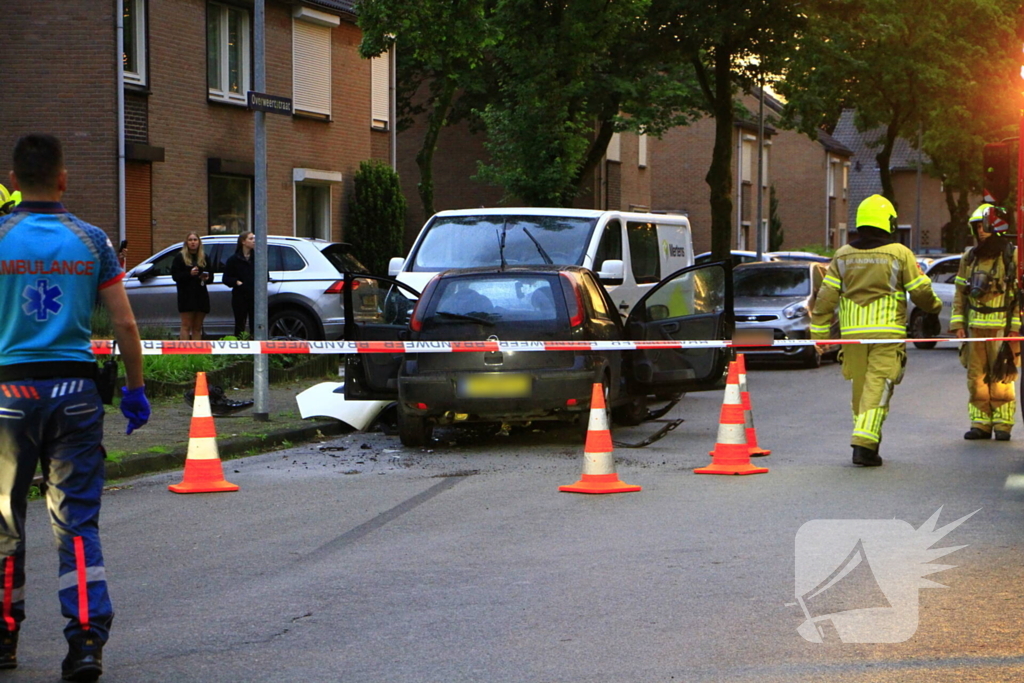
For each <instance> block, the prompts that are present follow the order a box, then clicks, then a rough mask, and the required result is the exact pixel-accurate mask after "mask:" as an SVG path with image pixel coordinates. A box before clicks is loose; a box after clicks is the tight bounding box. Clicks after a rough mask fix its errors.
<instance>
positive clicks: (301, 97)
mask: <svg viewBox="0 0 1024 683" xmlns="http://www.w3.org/2000/svg"><path fill="white" fill-rule="evenodd" d="M292 16H293V17H294V18H293V20H292V88H293V90H294V92H293V93H292V100H293V102H294V107H295V111H299V112H303V113H305V114H312V115H314V116H317V117H319V118H323V119H327V120H330V118H331V29H332V28H334V27H335V26H338V25H339V24H341V19H339V18H338V17H336V16H334V15H331V14H327V13H326V12H319V11H317V10H312V9H309V8H307V7H297V8H295V10H293V12H292Z"/></svg>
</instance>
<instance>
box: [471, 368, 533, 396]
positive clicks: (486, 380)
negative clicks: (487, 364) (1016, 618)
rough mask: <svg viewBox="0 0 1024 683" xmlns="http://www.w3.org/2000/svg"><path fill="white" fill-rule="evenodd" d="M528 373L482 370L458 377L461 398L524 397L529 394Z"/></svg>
mask: <svg viewBox="0 0 1024 683" xmlns="http://www.w3.org/2000/svg"><path fill="white" fill-rule="evenodd" d="M531 389H532V383H531V381H530V376H529V375H524V374H522V373H510V372H483V373H474V374H472V375H466V376H465V377H462V378H460V379H459V396H460V397H463V398H524V397H527V396H529V395H530V392H531Z"/></svg>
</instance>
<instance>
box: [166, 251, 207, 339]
mask: <svg viewBox="0 0 1024 683" xmlns="http://www.w3.org/2000/svg"><path fill="white" fill-rule="evenodd" d="M171 277H172V278H173V279H174V282H175V284H176V285H177V286H178V313H180V314H181V333H180V335H179V337H178V338H179V339H181V340H182V341H188V340H196V341H198V340H201V339H202V338H203V319H204V318H205V317H206V314H207V313H209V312H210V293H209V292H208V291H206V283H207V282H208V281H210V280H211V278H212V277H213V268H212V267H211V264H210V263H208V262H207V260H206V252H204V251H203V241H202V240H201V239H199V233H197V232H189V233H188V234H187V235H185V242H184V244H182V246H181V251H180V252H179V253H178V254H177V255H175V257H174V261H173V263H171Z"/></svg>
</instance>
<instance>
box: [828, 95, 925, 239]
mask: <svg viewBox="0 0 1024 683" xmlns="http://www.w3.org/2000/svg"><path fill="white" fill-rule="evenodd" d="M854 116H855V111H854V110H853V109H844V110H843V113H842V115H841V116H840V117H839V123H838V124H836V129H835V131H834V132H833V133H832V137H833V138H835V139H836V140H838V141H839V142H840V143H841V144H843V145H846V146H847V147H848V148H850V149H851V150H853V158H852V159H851V160H850V161H851V164H852V167H851V168H850V180H849V182H850V186H849V197H850V201H849V211H850V215H849V225H850V226H853V225H854V224H855V222H856V213H857V207H858V206H860V203H861V202H862V201H863V200H864V199H865V198H867V197H870V196H871V195H873V194H881V192H882V178H881V176H880V175H879V173H878V162H877V161H876V160H875V155H876V154H878V144H879V141H880V139H881V137H882V135H883V134H884V132H885V131H884V129H883V128H882V127H879V128H875V129H873V130H868V131H864V132H863V133H862V132H860V131H859V130H857V126H856V124H855V123H854ZM919 159H920V162H919V161H918V160H919ZM929 161H930V160H929V159H928V155H927V154H924V153H922V152H918V151H917V150H915V149H913V148H912V147H911V146H910V142H908V141H907V140H906V139H904V138H898V139H897V140H896V144H895V146H894V147H893V149H892V157H890V161H889V168H890V169H891V170H893V171H916V170H917V165H918V163H922V164H927V163H929ZM851 229H852V228H851Z"/></svg>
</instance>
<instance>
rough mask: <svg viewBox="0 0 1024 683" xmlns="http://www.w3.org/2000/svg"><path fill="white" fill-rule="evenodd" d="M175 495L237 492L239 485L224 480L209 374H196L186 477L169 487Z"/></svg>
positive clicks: (186, 459) (186, 457)
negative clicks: (212, 410)
mask: <svg viewBox="0 0 1024 683" xmlns="http://www.w3.org/2000/svg"><path fill="white" fill-rule="evenodd" d="M167 488H168V489H170V490H171V491H174V492H175V493H214V492H216V491H237V490H238V485H237V484H232V483H230V482H227V481H224V469H223V468H222V467H221V464H220V456H219V455H218V454H217V429H216V427H214V424H213V413H212V412H211V411H210V391H209V389H207V387H206V373H205V372H197V373H196V397H195V401H193V403H192V426H191V427H190V428H189V431H188V454H187V455H186V456H185V476H184V477H183V478H182V481H181V483H180V484H171V485H170V486H168V487H167Z"/></svg>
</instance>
